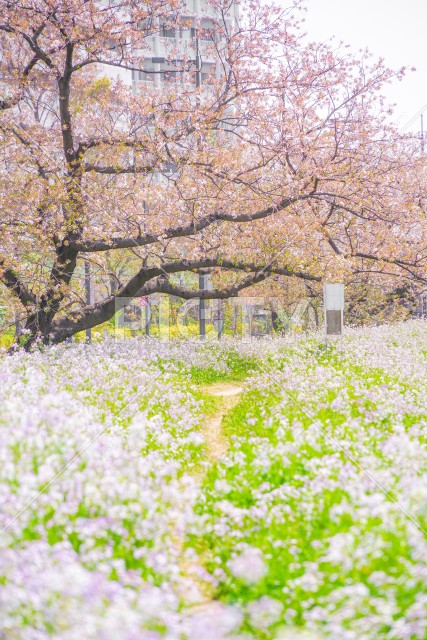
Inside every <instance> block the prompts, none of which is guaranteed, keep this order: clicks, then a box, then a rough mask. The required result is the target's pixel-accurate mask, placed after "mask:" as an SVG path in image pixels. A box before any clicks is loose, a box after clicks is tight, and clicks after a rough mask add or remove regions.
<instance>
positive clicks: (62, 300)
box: [0, 0, 426, 347]
mask: <svg viewBox="0 0 427 640" xmlns="http://www.w3.org/2000/svg"><path fill="white" fill-rule="evenodd" d="M0 6H1V9H2V11H1V15H2V18H1V21H0V48H1V49H0V51H1V53H0V59H1V77H0V90H1V94H0V109H1V112H0V201H1V205H0V206H1V211H2V213H1V220H0V224H1V234H0V278H1V281H2V282H3V285H4V286H5V287H6V288H7V290H8V291H9V292H10V295H11V296H14V297H15V298H16V300H18V301H19V305H20V308H21V310H22V311H23V312H24V313H25V318H26V319H25V329H26V346H27V347H30V346H31V344H33V343H34V341H35V340H37V339H41V340H43V341H44V342H59V341H62V340H64V339H66V338H68V337H70V336H72V335H73V334H75V333H77V332H79V331H82V330H84V329H86V328H90V327H94V326H96V325H97V324H100V323H102V322H104V321H105V320H108V319H109V318H111V317H112V316H113V315H114V313H115V311H116V308H117V299H118V298H124V297H127V296H136V295H147V294H152V293H155V292H161V293H170V294H175V295H178V296H181V297H183V298H191V297H202V298H213V297H216V298H226V297H229V296H231V295H237V294H238V292H239V291H242V290H243V289H245V288H247V287H249V286H252V285H254V284H257V283H260V282H263V281H265V280H266V279H268V278H269V277H270V276H272V275H279V276H282V277H285V278H297V279H300V280H303V281H307V282H312V283H318V282H321V281H322V280H324V279H329V280H331V279H332V280H337V279H338V278H344V279H345V278H348V277H350V276H352V275H354V274H357V273H364V274H365V273H366V274H377V275H380V276H382V277H384V278H398V279H408V278H409V279H414V278H418V279H423V278H424V275H425V264H426V250H425V244H426V243H425V239H426V225H425V206H424V205H425V198H424V186H423V177H424V174H423V171H424V165H423V159H422V158H420V157H419V152H418V149H417V148H416V146H415V142H414V141H411V140H410V139H409V138H407V137H406V138H405V137H402V136H399V134H398V132H397V130H396V128H395V127H393V126H392V125H391V124H390V112H389V111H388V109H387V106H386V105H385V103H384V99H383V98H382V96H381V88H382V87H383V86H384V84H385V83H387V82H390V81H392V80H393V79H394V78H398V77H400V76H401V75H402V73H403V70H400V71H399V72H393V71H390V70H388V69H387V68H386V67H385V66H384V64H383V63H382V61H378V62H376V61H373V60H372V58H371V57H370V56H369V55H368V54H367V53H364V54H361V55H360V56H359V57H358V58H357V57H354V56H352V55H351V54H350V53H349V52H348V50H347V49H345V48H344V49H333V48H332V46H331V45H329V44H327V43H322V44H315V43H309V42H308V39H307V38H306V37H305V36H304V34H303V33H302V31H301V29H300V25H299V22H298V15H299V7H300V3H299V2H296V3H294V5H293V6H292V7H290V8H289V9H287V10H282V9H279V8H274V7H271V6H268V7H267V6H265V5H264V4H263V3H261V2H258V0H253V1H252V0H251V2H246V1H244V2H242V3H241V4H240V5H239V7H240V13H239V17H238V18H236V19H230V13H231V11H232V8H233V3H232V2H230V1H229V0H210V1H209V2H208V3H207V6H208V14H207V15H209V29H206V26H205V23H203V21H201V20H199V21H198V23H197V24H194V22H193V23H192V27H191V29H190V27H189V20H190V19H189V18H188V19H186V18H183V16H185V15H187V14H186V11H185V6H184V5H183V4H182V3H180V2H176V1H174V0H167V2H164V1H163V0H150V1H149V2H147V1H146V0H144V2H142V1H141V2H140V1H139V0H112V1H110V2H105V3H104V2H93V1H88V0H61V2H58V1H57V0H30V1H28V2H25V3H24V2H21V1H13V2H10V1H8V2H6V1H5V0H0ZM186 20H187V22H186ZM165 24H167V25H168V26H170V27H171V28H174V33H175V34H176V33H178V34H182V29H187V31H188V33H189V37H187V38H184V37H175V38H170V39H169V40H170V42H169V45H168V46H169V48H168V52H167V55H166V56H165V57H164V59H163V60H162V64H161V65H159V64H152V65H149V66H147V56H148V55H151V54H149V51H150V38H152V36H153V34H156V33H158V32H159V30H160V29H164V25H165ZM180 29H181V31H179V30H180ZM206 61H210V62H209V64H208V63H207V62H206ZM212 61H213V62H212ZM123 69H128V70H129V69H131V70H132V71H133V74H134V78H135V79H136V80H135V82H134V84H133V85H132V84H130V83H127V82H125V81H124V80H123V79H122V77H121V75H120V70H123ZM156 75H159V77H161V78H162V82H154V81H153V79H154V78H155V76H156ZM154 85H156V86H154ZM112 254H113V255H115V254H117V256H127V255H128V256H130V257H131V264H132V269H133V271H132V273H130V274H129V273H127V274H126V275H123V276H122V277H119V278H116V279H117V282H116V285H115V287H114V290H111V291H109V292H108V294H106V295H105V297H104V298H103V299H101V300H98V301H97V302H95V303H91V304H86V303H85V301H84V298H83V297H82V291H81V284H80V282H81V279H80V277H78V274H79V266H81V265H82V264H83V261H84V260H88V261H90V262H91V263H92V264H93V265H95V266H96V268H97V269H98V270H99V271H101V272H103V273H105V277H106V278H108V277H109V276H110V275H111V273H110V260H109V258H110V257H111V255H112ZM200 270H203V271H204V272H210V273H212V274H213V276H214V282H215V286H214V288H213V290H211V291H199V290H197V289H194V288H191V287H189V286H185V285H183V284H182V280H181V281H180V282H178V280H177V279H176V277H175V276H176V274H180V273H183V272H199V271H200Z"/></svg>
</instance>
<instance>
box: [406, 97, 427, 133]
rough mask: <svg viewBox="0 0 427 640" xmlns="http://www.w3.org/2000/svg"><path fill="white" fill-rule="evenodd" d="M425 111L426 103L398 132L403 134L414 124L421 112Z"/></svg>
mask: <svg viewBox="0 0 427 640" xmlns="http://www.w3.org/2000/svg"><path fill="white" fill-rule="evenodd" d="M426 109H427V103H426V104H425V105H424V106H423V107H421V109H419V111H417V113H416V114H415V115H414V116H412V118H411V119H410V120H409V122H407V123H406V124H405V126H404V127H403V128H402V129H401V130H400V133H404V132H405V131H406V130H407V129H408V128H409V127H410V126H411V125H412V124H414V122H415V121H416V120H417V118H418V117H419V116H420V115H421V114H422V113H423V111H425V110H426Z"/></svg>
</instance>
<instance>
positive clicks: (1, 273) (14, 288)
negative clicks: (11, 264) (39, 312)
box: [0, 260, 37, 307]
mask: <svg viewBox="0 0 427 640" xmlns="http://www.w3.org/2000/svg"><path fill="white" fill-rule="evenodd" d="M0 280H1V281H2V282H3V284H4V285H5V286H6V287H7V288H8V289H9V291H11V292H12V293H13V295H15V296H16V297H17V298H18V299H19V300H20V302H21V303H22V304H23V305H24V307H28V306H30V305H35V304H36V303H37V298H36V296H35V295H34V294H33V292H32V291H30V290H29V289H28V287H26V285H25V284H24V283H23V282H22V280H21V279H20V278H19V276H17V275H16V273H15V272H14V271H13V269H10V268H8V267H6V266H5V264H4V260H0Z"/></svg>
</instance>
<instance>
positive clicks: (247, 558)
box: [228, 546, 267, 584]
mask: <svg viewBox="0 0 427 640" xmlns="http://www.w3.org/2000/svg"><path fill="white" fill-rule="evenodd" d="M228 567H229V569H230V571H231V573H232V574H233V576H234V577H235V578H239V579H240V580H243V582H246V583H248V584H252V583H254V582H259V581H260V580H261V578H263V577H264V576H265V574H266V572H267V567H266V565H265V562H264V558H263V555H262V552H261V550H260V549H257V548H256V547H249V546H248V547H246V549H244V551H243V552H242V553H241V554H240V555H238V556H236V557H235V558H233V559H232V560H230V561H229V563H228Z"/></svg>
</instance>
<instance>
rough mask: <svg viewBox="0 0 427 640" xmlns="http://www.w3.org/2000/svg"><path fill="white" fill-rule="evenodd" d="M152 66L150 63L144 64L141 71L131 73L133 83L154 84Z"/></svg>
mask: <svg viewBox="0 0 427 640" xmlns="http://www.w3.org/2000/svg"><path fill="white" fill-rule="evenodd" d="M154 79H155V74H154V66H153V65H152V64H151V63H148V62H145V63H144V66H143V69H142V70H141V71H138V70H134V71H132V80H133V82H154Z"/></svg>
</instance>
